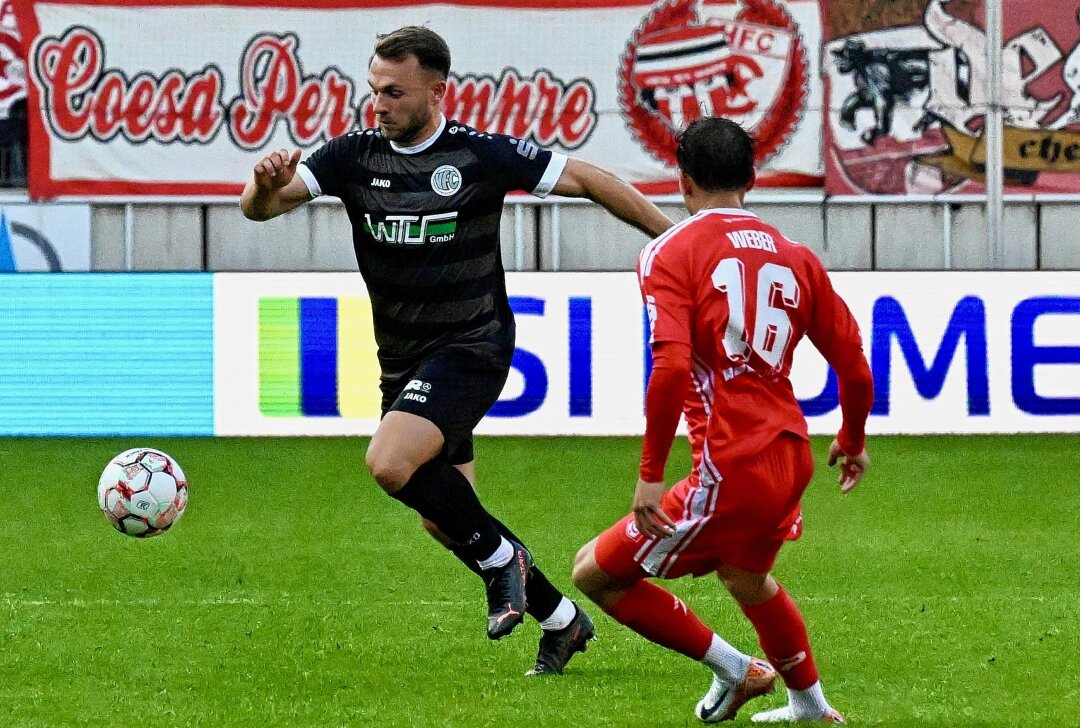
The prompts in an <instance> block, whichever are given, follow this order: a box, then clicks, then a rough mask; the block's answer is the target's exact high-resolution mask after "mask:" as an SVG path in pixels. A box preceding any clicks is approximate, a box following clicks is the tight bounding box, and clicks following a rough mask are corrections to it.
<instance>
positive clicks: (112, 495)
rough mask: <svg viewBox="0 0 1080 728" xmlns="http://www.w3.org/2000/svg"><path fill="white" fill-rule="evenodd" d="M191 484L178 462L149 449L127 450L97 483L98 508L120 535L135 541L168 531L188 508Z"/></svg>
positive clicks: (114, 461)
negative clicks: (189, 486) (130, 537)
mask: <svg viewBox="0 0 1080 728" xmlns="http://www.w3.org/2000/svg"><path fill="white" fill-rule="evenodd" d="M187 502H188V485H187V478H185V477H184V471H183V470H181V469H180V466H179V465H178V464H177V462H176V461H175V460H173V459H172V458H171V457H169V456H168V455H166V454H165V453H163V452H161V451H160V450H152V449H150V448H148V447H137V448H133V449H131V450H125V451H124V452H122V453H120V454H119V455H117V456H116V457H114V458H113V459H112V460H110V461H109V464H108V465H106V466H105V471H104V472H103V473H102V474H101V479H100V480H98V505H100V506H101V511H102V513H104V514H105V517H106V518H108V519H109V523H111V524H112V525H113V527H114V528H115V529H116V530H117V531H119V532H120V533H123V534H126V535H128V536H135V537H136V538H145V537H147V536H156V535H158V534H159V533H164V532H165V531H167V530H169V527H170V526H172V525H173V524H174V523H176V522H177V521H179V520H180V516H182V515H184V509H185V508H187Z"/></svg>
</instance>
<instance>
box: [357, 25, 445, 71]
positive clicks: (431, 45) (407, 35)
mask: <svg viewBox="0 0 1080 728" xmlns="http://www.w3.org/2000/svg"><path fill="white" fill-rule="evenodd" d="M375 38H376V40H375V55H377V56H378V57H379V58H383V59H385V60H387V61H403V60H405V59H406V58H407V57H408V56H416V60H417V61H419V62H420V67H421V68H426V69H428V70H429V71H435V72H436V73H438V74H439V75H440V76H442V77H443V78H444V79H445V78H446V77H447V76H449V75H450V46H448V45H446V41H445V40H443V37H442V36H441V35H439V34H438V33H436V32H435V31H434V30H431V29H430V28H424V27H422V26H419V25H406V26H405V27H404V28H398V29H397V30H395V31H393V32H392V33H383V34H382V35H378V36H376V37H375Z"/></svg>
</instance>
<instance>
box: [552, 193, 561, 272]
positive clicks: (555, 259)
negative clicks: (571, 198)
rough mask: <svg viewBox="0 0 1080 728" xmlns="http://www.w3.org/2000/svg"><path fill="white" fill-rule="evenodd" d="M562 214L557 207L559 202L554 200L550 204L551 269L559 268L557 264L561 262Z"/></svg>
mask: <svg viewBox="0 0 1080 728" xmlns="http://www.w3.org/2000/svg"><path fill="white" fill-rule="evenodd" d="M561 227H562V214H561V210H560V209H559V203H558V202H556V203H555V204H554V205H552V206H551V270H553V271H557V270H559V264H560V263H561V262H562V261H561V260H560V258H561V257H562V249H561V248H562V230H561V229H560V228H561Z"/></svg>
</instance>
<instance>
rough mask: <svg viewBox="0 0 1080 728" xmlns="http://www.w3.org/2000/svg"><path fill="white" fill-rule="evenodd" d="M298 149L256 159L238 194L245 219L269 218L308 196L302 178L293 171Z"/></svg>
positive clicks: (281, 151) (293, 206)
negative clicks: (249, 177) (249, 176)
mask: <svg viewBox="0 0 1080 728" xmlns="http://www.w3.org/2000/svg"><path fill="white" fill-rule="evenodd" d="M299 163H300V150H299V149H297V150H295V151H294V152H293V153H292V154H291V155H290V154H289V153H288V151H286V150H285V149H279V150H278V151H276V152H271V153H270V154H267V155H266V156H265V157H263V158H262V159H260V160H259V161H258V162H256V164H255V167H254V169H253V170H252V178H251V180H250V181H248V183H247V185H246V186H245V187H244V193H243V194H242V195H241V196H240V210H241V211H243V213H244V217H246V218H247V219H249V220H258V221H262V220H269V219H271V218H274V217H277V216H278V215H284V214H285V213H286V212H288V211H289V210H292V209H294V208H297V207H299V206H300V205H302V204H304V203H305V202H308V201H309V200H311V199H312V197H311V192H310V191H309V190H308V186H307V184H306V183H305V182H304V180H303V178H302V177H301V176H300V175H298V174H297V173H296V167H297V165H298V164H299Z"/></svg>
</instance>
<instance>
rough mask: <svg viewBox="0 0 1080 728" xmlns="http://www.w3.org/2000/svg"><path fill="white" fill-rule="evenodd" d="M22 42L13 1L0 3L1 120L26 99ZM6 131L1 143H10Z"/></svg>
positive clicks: (3, 133) (0, 131)
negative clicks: (13, 107) (6, 137)
mask: <svg viewBox="0 0 1080 728" xmlns="http://www.w3.org/2000/svg"><path fill="white" fill-rule="evenodd" d="M24 58H25V53H24V52H23V45H22V40H21V39H20V38H19V29H18V26H17V25H16V23H15V13H14V10H13V9H12V7H11V0H3V1H2V2H0V120H4V119H7V118H8V117H9V116H10V115H11V107H12V106H14V105H15V104H17V103H18V102H20V101H23V100H25V99H26V61H25V60H24ZM5 135H8V132H7V130H6V129H4V130H0V142H5V141H9V140H7V139H5V138H4V136H5Z"/></svg>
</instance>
